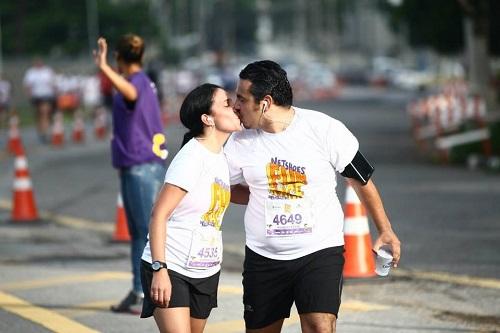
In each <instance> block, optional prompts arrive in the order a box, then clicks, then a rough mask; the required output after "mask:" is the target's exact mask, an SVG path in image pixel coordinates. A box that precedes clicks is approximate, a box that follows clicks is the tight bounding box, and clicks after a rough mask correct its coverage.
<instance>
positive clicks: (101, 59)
mask: <svg viewBox="0 0 500 333" xmlns="http://www.w3.org/2000/svg"><path fill="white" fill-rule="evenodd" d="M92 53H93V54H94V61H95V64H96V66H97V67H99V68H100V69H102V67H103V66H105V65H107V64H108V63H107V59H106V57H107V55H108V43H106V39H104V38H102V37H101V38H99V39H98V40H97V50H93V52H92Z"/></svg>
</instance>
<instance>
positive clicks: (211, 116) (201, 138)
mask: <svg viewBox="0 0 500 333" xmlns="http://www.w3.org/2000/svg"><path fill="white" fill-rule="evenodd" d="M180 119H181V122H182V124H183V125H184V126H185V127H187V128H188V129H189V132H187V133H186V134H185V135H184V140H183V146H182V148H181V150H180V151H179V153H178V154H177V155H176V156H175V158H174V159H173V161H172V163H171V164H170V166H169V168H168V170H167V174H166V176H165V184H164V186H163V188H162V190H161V191H160V194H159V195H158V199H157V200H156V203H155V206H154V208H153V214H152V218H151V224H150V228H149V242H148V244H147V245H146V247H145V249H144V253H143V255H142V260H143V261H142V266H141V274H142V275H141V276H142V283H143V291H144V296H145V298H144V306H143V309H142V315H141V317H144V318H145V317H150V316H152V315H153V316H154V318H155V320H156V324H157V325H158V328H159V329H160V331H161V332H191V333H195V332H203V329H204V327H205V324H206V321H207V318H208V316H209V315H210V312H211V310H212V308H214V307H217V286H218V284H219V274H220V273H219V271H220V264H221V261H222V236H221V230H222V218H223V215H224V212H225V210H226V208H227V206H228V205H229V200H230V188H229V170H228V166H227V162H226V158H225V156H224V153H223V149H222V145H223V144H224V142H226V140H227V138H228V137H229V135H230V133H231V132H234V131H237V130H240V129H241V125H240V120H239V118H238V117H237V116H236V114H235V113H234V110H233V105H232V102H231V99H230V98H229V97H228V94H227V93H226V91H224V90H223V89H222V88H220V87H219V86H216V85H214V84H208V83H207V84H203V85H201V86H199V87H197V88H195V89H194V90H193V91H191V92H190V93H189V94H188V95H187V96H186V98H185V100H184V102H183V104H182V106H181V109H180ZM167 267H168V268H167ZM163 268H165V269H163Z"/></svg>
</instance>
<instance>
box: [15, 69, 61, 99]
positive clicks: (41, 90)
mask: <svg viewBox="0 0 500 333" xmlns="http://www.w3.org/2000/svg"><path fill="white" fill-rule="evenodd" d="M55 80H56V76H55V73H54V71H53V70H52V69H51V68H50V67H47V66H42V67H32V68H30V69H28V71H27V72H26V74H25V75H24V79H23V84H24V86H26V87H28V88H29V89H30V91H31V97H32V98H53V97H54V96H55V93H56V91H55V83H56V81H55Z"/></svg>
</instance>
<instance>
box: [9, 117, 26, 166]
mask: <svg viewBox="0 0 500 333" xmlns="http://www.w3.org/2000/svg"><path fill="white" fill-rule="evenodd" d="M7 150H8V151H9V153H11V154H13V155H14V156H21V155H24V147H23V143H22V141H21V135H20V134H19V118H18V117H17V116H15V115H14V116H11V117H10V119H9V141H8V143H7Z"/></svg>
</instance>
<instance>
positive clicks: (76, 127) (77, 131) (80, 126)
mask: <svg viewBox="0 0 500 333" xmlns="http://www.w3.org/2000/svg"><path fill="white" fill-rule="evenodd" d="M72 139H73V142H75V143H82V142H83V141H85V123H84V121H83V118H82V115H81V114H80V112H78V111H75V118H74V120H73V133H72Z"/></svg>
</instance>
